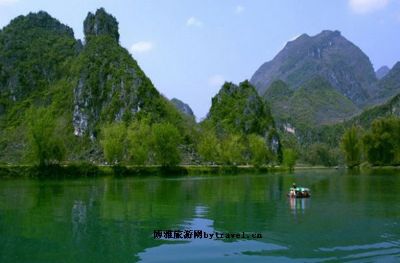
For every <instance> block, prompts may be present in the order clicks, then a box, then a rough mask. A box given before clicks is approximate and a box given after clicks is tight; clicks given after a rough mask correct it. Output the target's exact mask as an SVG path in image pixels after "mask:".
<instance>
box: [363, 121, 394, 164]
mask: <svg viewBox="0 0 400 263" xmlns="http://www.w3.org/2000/svg"><path fill="white" fill-rule="evenodd" d="M363 143H364V151H365V155H366V158H367V160H368V162H370V163H371V164H373V165H395V164H398V163H399V162H400V153H399V152H400V119H399V118H393V117H390V118H382V119H378V120H375V121H374V122H373V123H372V127H371V129H370V131H369V132H367V133H366V134H365V135H364V137H363Z"/></svg>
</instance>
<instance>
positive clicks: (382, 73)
mask: <svg viewBox="0 0 400 263" xmlns="http://www.w3.org/2000/svg"><path fill="white" fill-rule="evenodd" d="M389 71H390V68H389V67H388V66H382V67H380V68H379V69H378V70H377V71H376V72H375V75H376V78H377V79H381V78H383V77H384V76H386V75H387V74H388V73H389Z"/></svg>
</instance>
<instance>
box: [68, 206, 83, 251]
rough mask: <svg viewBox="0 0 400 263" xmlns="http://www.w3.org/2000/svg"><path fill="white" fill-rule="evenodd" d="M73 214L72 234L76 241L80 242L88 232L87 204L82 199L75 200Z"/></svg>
mask: <svg viewBox="0 0 400 263" xmlns="http://www.w3.org/2000/svg"><path fill="white" fill-rule="evenodd" d="M71 214H72V219H71V221H72V236H73V238H74V241H75V242H76V243H79V242H80V241H81V240H82V235H84V233H85V232H86V204H85V203H84V202H83V201H81V200H76V201H74V204H73V206H72V211H71Z"/></svg>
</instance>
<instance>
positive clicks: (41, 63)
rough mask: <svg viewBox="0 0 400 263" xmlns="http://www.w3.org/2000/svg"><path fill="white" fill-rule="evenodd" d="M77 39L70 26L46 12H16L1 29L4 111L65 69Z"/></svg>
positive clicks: (0, 79) (0, 75)
mask: <svg viewBox="0 0 400 263" xmlns="http://www.w3.org/2000/svg"><path fill="white" fill-rule="evenodd" d="M80 47H81V46H80V43H79V42H78V41H76V40H75V39H74V33H73V31H72V29H71V28H69V27H68V26H66V25H63V24H61V23H60V22H59V21H57V20H56V19H54V18H52V17H51V16H50V15H49V14H47V13H46V12H42V11H41V12H38V13H30V14H28V15H27V16H19V17H17V18H15V19H14V20H12V21H11V22H10V24H9V25H7V26H6V27H4V28H3V30H1V31H0V98H1V99H0V104H1V105H2V106H0V108H3V112H4V111H5V109H6V108H8V107H11V105H12V104H13V103H14V102H18V101H22V100H24V99H26V98H27V97H29V96H30V95H31V94H32V92H38V91H40V90H44V89H46V88H48V87H49V86H50V85H52V83H54V82H56V81H57V80H59V79H60V78H61V77H62V76H63V74H64V73H65V71H64V69H65V65H66V63H67V61H68V60H69V59H72V58H73V57H75V56H76V55H77V54H78V52H79V49H80Z"/></svg>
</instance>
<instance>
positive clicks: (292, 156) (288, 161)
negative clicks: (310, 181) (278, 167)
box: [282, 148, 297, 170]
mask: <svg viewBox="0 0 400 263" xmlns="http://www.w3.org/2000/svg"><path fill="white" fill-rule="evenodd" d="M296 161H297V153H296V152H295V151H294V150H293V149H290V148H287V149H284V150H283V161H282V164H283V166H285V167H287V168H288V169H289V170H293V168H294V166H295V165H296Z"/></svg>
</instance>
